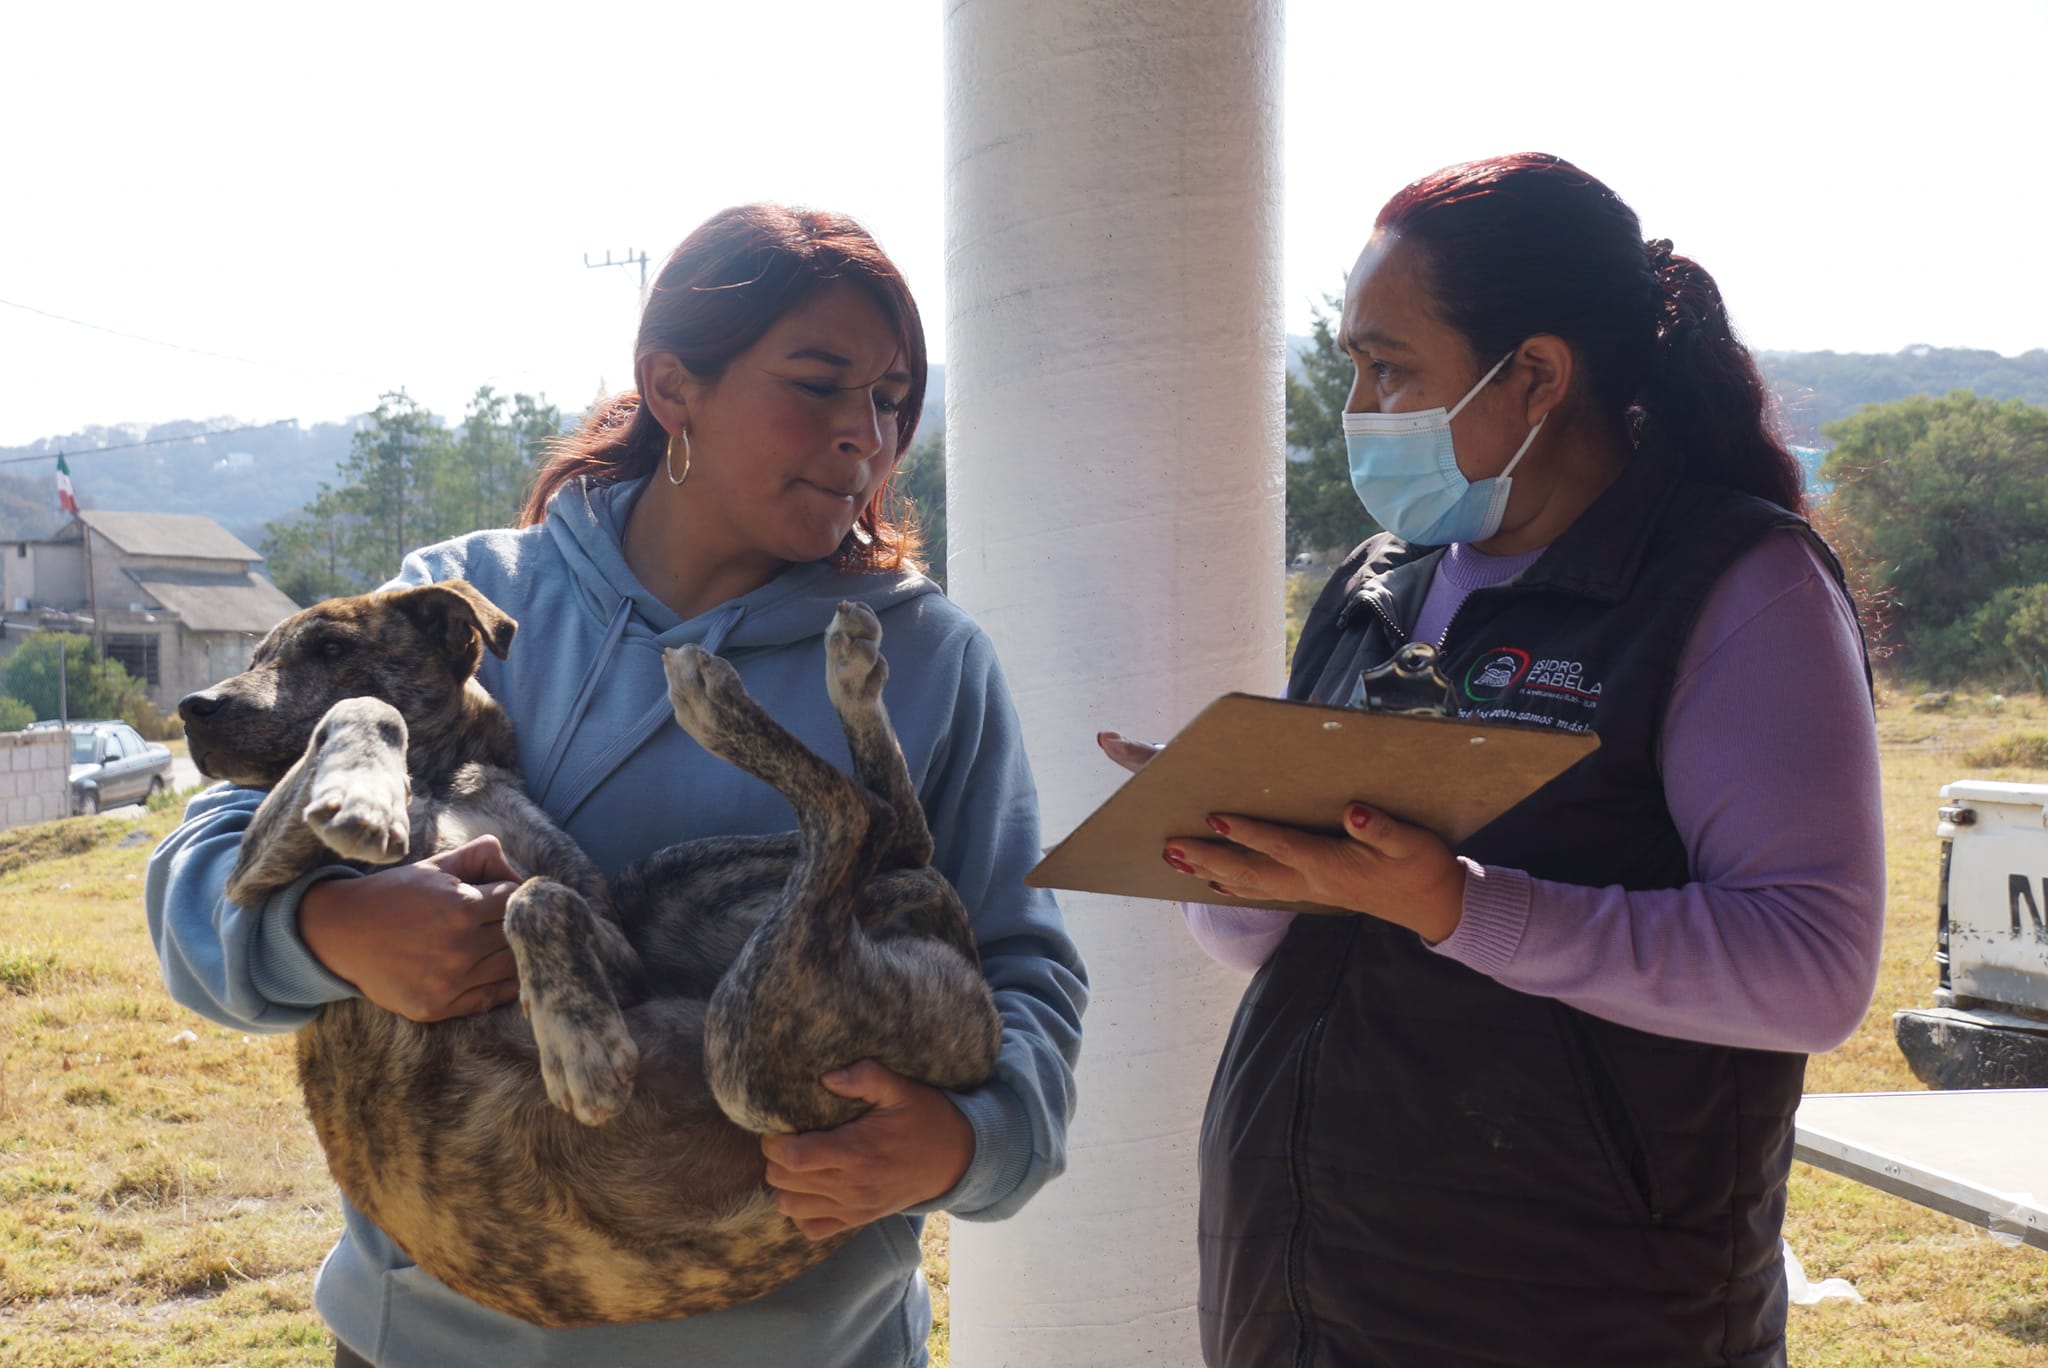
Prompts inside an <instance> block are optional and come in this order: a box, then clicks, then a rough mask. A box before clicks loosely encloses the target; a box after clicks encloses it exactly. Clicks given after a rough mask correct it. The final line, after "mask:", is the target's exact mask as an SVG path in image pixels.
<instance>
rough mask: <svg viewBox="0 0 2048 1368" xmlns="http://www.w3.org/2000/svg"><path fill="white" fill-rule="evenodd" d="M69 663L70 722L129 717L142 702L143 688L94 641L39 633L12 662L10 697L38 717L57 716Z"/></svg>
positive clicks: (8, 684)
mask: <svg viewBox="0 0 2048 1368" xmlns="http://www.w3.org/2000/svg"><path fill="white" fill-rule="evenodd" d="M60 659H61V660H62V661H63V671H64V712H65V714H66V715H67V716H70V717H124V716H126V715H128V714H129V713H130V712H132V711H134V709H135V705H136V703H137V702H138V701H139V700H140V699H141V698H142V696H143V691H142V685H141V684H140V683H138V682H137V681H136V680H135V678H134V677H133V676H131V675H130V674H129V673H128V671H126V670H124V669H122V668H121V663H120V662H119V661H117V660H102V659H100V658H99V656H98V654H97V653H96V652H94V650H93V648H92V638H90V637H84V636H73V635H71V634H69V633H60V632H37V633H35V634H34V635H32V636H31V637H29V639H28V640H27V641H24V642H23V643H22V644H21V648H20V649H19V650H17V651H16V652H15V653H14V654H13V656H12V657H10V658H9V659H8V661H7V680H6V689H5V692H6V693H7V694H8V695H9V696H10V697H12V698H17V699H20V700H21V701H22V702H23V703H26V704H27V705H28V706H29V707H30V708H31V709H32V710H33V711H34V713H35V716H37V717H55V716H57V670H58V661H59V660H60Z"/></svg>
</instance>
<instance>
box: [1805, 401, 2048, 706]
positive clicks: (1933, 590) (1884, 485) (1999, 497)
mask: <svg viewBox="0 0 2048 1368" xmlns="http://www.w3.org/2000/svg"><path fill="white" fill-rule="evenodd" d="M1826 435H1827V437H1828V438H1829V439H1830V440H1831V441H1832V442H1833V443H1834V448H1833V450H1832V451H1830V452H1829V454H1828V458H1827V461H1826V463H1825V464H1824V465H1823V466H1822V468H1821V474H1822V476H1823V477H1824V478H1827V479H1831V480H1833V481H1834V484H1835V491H1834V494H1833V495H1832V496H1831V498H1830V500H1829V503H1830V508H1829V514H1830V519H1829V521H1830V524H1831V528H1832V530H1833V531H1834V534H1835V536H1836V538H1837V539H1838V541H1839V549H1840V551H1841V553H1842V556H1843V559H1844V560H1845V561H1846V562H1847V563H1848V564H1849V566H1850V567H1851V569H1852V571H1853V572H1855V573H1856V574H1857V575H1858V577H1859V578H1860V579H1862V580H1864V581H1866V582H1867V583H1869V584H1871V585H1872V586H1874V587H1875V588H1876V589H1877V590H1878V592H1879V593H1880V594H1881V596H1882V598H1883V600H1884V603H1883V607H1884V615H1885V617H1886V618H1887V619H1888V629H1889V633H1890V635H1891V636H1892V638H1893V639H1894V641H1895V642H1896V644H1897V645H1898V646H1899V647H1900V648H1901V650H1902V651H1903V652H1904V653H1905V655H1906V657H1907V660H1908V661H1909V663H1910V664H1911V665H1912V667H1913V668H1914V669H1916V670H1918V671H1919V672H1921V673H1923V674H1924V675H1926V676H1927V677H1929V678H1933V679H1944V680H1945V679H1956V678H1960V677H1962V676H1965V675H1968V674H1972V673H1979V672H1984V671H1987V670H1991V669H1995V668H1999V667H2001V666H2004V665H2006V664H2008V663H2009V660H2010V657H2009V656H2005V652H2006V650H2007V647H2006V645H2005V642H2004V639H2003V638H2004V634H2005V628H2004V626H2002V625H2001V623H2002V622H2003V617H2004V616H2005V611H2004V609H2001V608H1998V607H1997V606H1996V605H1995V602H1994V601H1995V600H1998V596H1999V595H2000V593H2001V591H2004V590H2008V589H2017V588H2025V587H2027V586H2030V585H2038V584H2043V583H2048V409H2041V408H2037V407H2035V406H2033V405H2031V404H2027V403H2023V402H2021V401H2019V400H2016V399H2014V400H2006V401H2004V402H1997V401H1993V400H1989V399H1982V398H1979V397H1978V396H1976V395H1974V394H1969V393H1965V392H1958V393H1954V394H1950V395H1949V396H1947V397H1946V398H1943V399H1930V398H1928V397H1926V396H1924V395H1923V396H1918V397H1915V398H1912V399H1903V400H1900V401H1898V402H1896V403H1890V404H1876V405H1872V406H1871V407H1869V408H1866V409H1864V410H1863V411H1861V412H1860V413H1857V414H1855V415H1854V416H1853V417H1850V418H1846V419H1843V420H1842V421H1841V422H1839V423H1833V424H1830V425H1829V426H1828V428H1827V433H1826ZM1994 619H1996V621H1994ZM1994 637H1995V638H1996V640H1995V642H1994V639H1993V638H1994ZM2001 657H2004V659H2001Z"/></svg>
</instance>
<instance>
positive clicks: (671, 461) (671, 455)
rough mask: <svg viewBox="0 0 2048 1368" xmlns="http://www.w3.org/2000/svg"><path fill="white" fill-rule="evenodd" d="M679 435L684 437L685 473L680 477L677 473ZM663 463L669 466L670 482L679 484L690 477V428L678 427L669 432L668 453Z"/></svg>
mask: <svg viewBox="0 0 2048 1368" xmlns="http://www.w3.org/2000/svg"><path fill="white" fill-rule="evenodd" d="M678 437H680V438H682V439H683V473H682V475H681V476H680V477H678V476H677V475H676V438H678ZM663 465H664V466H666V467H667V470H668V482H669V483H670V484H672V485H679V484H681V483H682V482H683V481H684V480H687V479H689V478H690V432H689V429H688V428H677V429H676V430H675V431H674V432H672V433H670V434H669V438H668V453H667V456H666V458H665V459H664V461H663Z"/></svg>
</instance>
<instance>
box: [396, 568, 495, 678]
mask: <svg viewBox="0 0 2048 1368" xmlns="http://www.w3.org/2000/svg"><path fill="white" fill-rule="evenodd" d="M394 597H395V598H396V599H397V600H398V608H399V610H400V611H401V612H403V613H404V614H405V615H406V616H407V617H409V618H411V619H412V621H413V624H414V625H415V626H417V627H418V628H419V629H420V630H421V631H422V632H425V633H426V634H427V636H428V637H430V638H432V639H433V640H434V641H435V642H436V643H437V644H438V645H439V646H440V647H441V650H442V651H443V652H444V653H446V655H447V656H448V658H449V659H450V660H452V661H455V662H457V663H458V664H461V665H463V666H465V667H466V670H467V671H468V672H471V673H473V672H474V671H475V670H476V667H477V662H478V661H480V660H481V659H483V652H482V651H481V650H479V649H478V647H477V643H478V642H482V643H483V644H484V645H485V646H488V647H490V650H491V654H492V655H494V656H496V657H498V659H500V660H503V659H504V658H505V653H506V652H507V651H509V650H511V649H512V634H513V633H514V632H516V631H518V630H519V624H518V623H516V622H514V621H513V620H512V619H511V617H509V616H508V615H507V614H506V613H505V611H504V610H503V609H501V608H500V607H498V605H497V604H495V603H493V602H491V601H490V600H489V599H487V598H485V597H484V596H483V593H482V592H481V591H480V590H478V589H477V587H476V586H475V585H473V584H471V583H470V582H469V581H468V580H442V581H441V582H440V583H439V584H423V585H421V586H420V587H419V588H417V589H401V590H399V591H398V592H397V594H395V595H394Z"/></svg>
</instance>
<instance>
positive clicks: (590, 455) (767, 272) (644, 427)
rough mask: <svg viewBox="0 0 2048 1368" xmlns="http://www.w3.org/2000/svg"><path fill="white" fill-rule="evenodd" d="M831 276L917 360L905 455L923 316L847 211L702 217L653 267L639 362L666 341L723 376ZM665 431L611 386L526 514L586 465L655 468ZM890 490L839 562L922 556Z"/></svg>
mask: <svg viewBox="0 0 2048 1368" xmlns="http://www.w3.org/2000/svg"><path fill="white" fill-rule="evenodd" d="M835 280H849V281H852V282H853V283H854V284H856V285H858V286H860V287H861V288H862V289H864V290H866V291H867V292H868V293H869V294H870V295H872V296H873V297H874V300H875V303H876V304H878V305H880V306H881V309H882V313H883V314H884V315H885V316H886V317H887V318H888V319H889V321H890V322H891V323H892V324H893V325H894V326H895V328H896V340H897V342H898V344H899V345H900V346H901V347H902V349H903V356H904V360H905V362H906V363H907V365H908V367H909V370H910V386H909V389H908V391H907V392H906V393H905V395H904V397H903V407H902V409H901V411H900V415H899V417H898V418H897V422H896V455H897V457H898V458H901V457H902V455H903V453H905V452H906V451H908V450H910V443H911V439H912V438H914V437H915V436H916V435H917V420H918V417H919V415H920V414H921V413H922V411H923V409H924V390H925V379H926V376H927V373H928V366H927V362H926V359H925V349H924V323H923V320H922V319H920V318H919V316H918V312H917V301H916V300H914V299H912V298H911V297H910V287H909V286H908V285H907V284H905V283H904V280H903V273H902V272H901V271H899V270H897V269H896V265H895V263H894V262H892V261H890V260H889V258H888V256H887V255H886V254H885V253H884V252H883V251H882V249H881V247H879V246H878V245H877V244H876V242H875V240H874V238H873V237H872V236H870V235H869V233H868V231H867V229H865V228H863V227H861V226H860V224H858V223H856V222H854V220H852V219H850V218H848V217H847V216H846V215H844V214H833V213H826V212H823V211H820V210H813V209H792V208H788V207H785V206H783V205H780V204H743V205H740V206H738V207H737V208H732V209H725V210H721V211H720V212H718V213H716V214H713V215H712V216H711V217H710V218H708V219H706V220H705V221H704V222H703V223H702V224H700V225H699V226H698V227H697V229H696V231H694V232H692V233H691V234H690V235H689V236H688V237H686V238H684V239H683V241H682V244H681V245H680V246H678V247H677V248H676V249H675V251H673V252H671V253H670V254H669V258H668V260H667V261H666V262H665V263H663V265H662V268H661V273H660V275H658V276H657V277H656V278H655V282H654V289H653V290H652V291H651V292H650V293H649V295H648V297H647V308H646V309H645V310H644V311H643V312H642V313H641V315H640V335H639V337H638V338H637V339H636V340H635V342H634V344H633V367H634V373H635V375H636V376H637V375H638V373H639V367H640V363H641V362H642V361H644V360H645V359H646V358H647V357H649V356H651V355H653V354H655V353H656V352H669V353H672V354H673V355H674V356H675V357H676V358H677V359H678V360H680V361H681V362H682V363H683V365H684V366H685V367H686V368H687V369H688V370H689V372H690V373H691V374H692V375H695V376H696V377H697V378H698V379H700V380H706V381H710V380H716V379H718V377H719V376H721V375H722V374H724V373H725V368H726V366H727V365H729V364H730V363H731V362H732V360H733V358H734V357H736V356H738V355H739V354H740V353H741V352H743V351H745V350H746V349H747V348H749V347H751V346H753V345H754V343H756V342H758V341H759V340H760V339H761V335H762V334H763V333H765V332H767V331H768V329H769V328H770V327H772V326H774V324H775V321H776V320H777V319H779V318H781V317H782V316H783V315H784V314H785V313H788V312H789V311H790V310H791V309H792V308H795V307H796V306H797V305H799V304H801V303H803V302H804V301H805V300H807V299H809V298H810V297H811V296H812V295H814V294H816V293H817V292H818V291H819V290H820V289H822V288H824V287H825V286H826V285H828V284H830V283H831V282H833V281H835ZM667 441H668V434H667V433H666V432H664V431H663V430H662V427H661V424H659V423H657V422H656V421H655V420H654V415H653V413H652V412H650V411H649V410H648V409H647V408H646V406H645V405H643V404H642V403H641V402H640V394H639V391H638V390H627V391H625V392H623V393H621V394H617V395H614V396H612V397H611V398H610V399H608V400H606V401H605V402H604V403H602V404H600V405H598V406H597V407H596V408H594V409H592V410H591V412H590V414H589V415H588V416H587V417H586V418H585V419H584V420H583V425H582V426H581V427H580V428H578V429H577V430H576V431H575V432H573V433H570V434H569V435H567V436H565V437H561V438H558V439H557V440H556V441H554V442H553V443H552V444H550V447H549V452H548V457H547V460H546V461H545V462H544V463H543V464H542V465H541V468H540V470H539V471H538V472H536V473H535V475H534V481H533V488H532V490H531V491H530V492H529V493H528V494H527V498H526V506H525V507H524V508H523V509H522V510H521V511H520V514H519V525H520V526H521V527H528V526H531V525H532V524H534V523H537V522H539V521H541V520H542V519H543V518H545V517H546V516H547V506H548V500H549V499H551V498H553V497H554V495H555V492H556V491H557V490H559V489H560V488H561V487H562V486H563V485H565V484H568V483H569V482H571V481H572V480H575V479H577V478H579V477H581V476H586V475H587V476H589V477H591V478H592V479H593V480H595V481H596V482H598V483H600V484H611V483H614V482H616V481H619V480H631V479H637V478H639V477H640V476H643V475H647V474H650V473H652V472H653V470H654V468H655V466H656V465H658V464H659V463H660V462H661V459H662V453H663V451H664V449H665V447H666V444H667ZM893 478H894V477H893V476H892V477H891V479H892V480H893ZM888 499H889V485H888V483H887V482H885V483H884V484H883V486H882V488H881V489H879V490H877V491H876V492H875V497H874V498H873V499H871V500H869V502H868V505H867V507H866V508H863V509H862V510H861V511H860V516H859V517H858V518H857V519H856V520H855V522H854V530H853V531H852V532H850V533H848V534H847V538H846V540H845V541H844V542H842V543H841V544H840V547H839V550H838V551H837V552H835V553H834V554H833V557H832V559H833V562H834V564H836V565H838V566H839V567H840V568H841V569H847V570H893V569H895V568H897V567H899V566H902V565H904V564H906V563H908V564H915V563H916V561H917V556H918V551H919V547H918V535H917V528H916V526H915V524H914V523H910V522H905V521H901V520H892V519H890V518H889V517H888V516H887V515H886V512H885V509H886V506H887V502H888Z"/></svg>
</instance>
